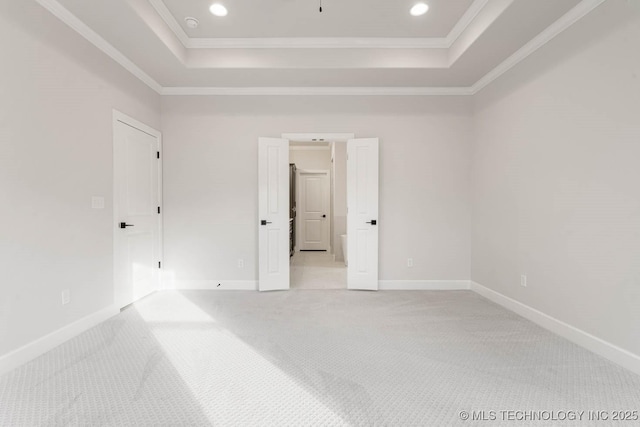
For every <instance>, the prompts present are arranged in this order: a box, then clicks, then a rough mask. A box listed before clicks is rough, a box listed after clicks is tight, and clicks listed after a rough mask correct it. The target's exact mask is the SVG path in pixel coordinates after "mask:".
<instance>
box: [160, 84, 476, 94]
mask: <svg viewBox="0 0 640 427" xmlns="http://www.w3.org/2000/svg"><path fill="white" fill-rule="evenodd" d="M161 94H162V95H167V96H184V95H196V96H197V95H203V96H207V95H208V96H211V95H216V96H465V95H472V93H471V89H470V88H466V87H346V86H344V87H165V88H163V89H162V92H161Z"/></svg>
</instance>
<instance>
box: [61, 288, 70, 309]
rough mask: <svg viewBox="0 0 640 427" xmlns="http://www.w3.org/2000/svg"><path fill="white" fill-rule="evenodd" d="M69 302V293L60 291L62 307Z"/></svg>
mask: <svg viewBox="0 0 640 427" xmlns="http://www.w3.org/2000/svg"><path fill="white" fill-rule="evenodd" d="M70 302H71V291H70V290H69V289H65V290H63V291H62V305H67V304H69V303H70Z"/></svg>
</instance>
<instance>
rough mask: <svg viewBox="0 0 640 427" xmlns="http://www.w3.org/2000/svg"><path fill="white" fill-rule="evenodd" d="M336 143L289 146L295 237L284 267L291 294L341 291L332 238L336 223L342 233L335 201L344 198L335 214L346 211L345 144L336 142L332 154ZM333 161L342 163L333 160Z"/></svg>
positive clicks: (342, 270)
mask: <svg viewBox="0 0 640 427" xmlns="http://www.w3.org/2000/svg"><path fill="white" fill-rule="evenodd" d="M336 144H337V143H335V142H326V141H320V142H305V141H290V142H289V165H290V168H291V169H292V170H293V171H295V174H294V175H293V179H292V180H291V181H290V187H289V189H290V196H291V197H290V199H291V202H290V205H291V207H292V209H291V210H292V215H291V219H292V222H291V225H292V227H293V230H292V231H293V235H295V239H294V240H295V241H294V242H293V243H294V245H293V246H294V247H293V250H292V256H291V262H290V286H291V288H292V289H346V287H347V270H346V266H345V264H344V262H343V259H344V257H343V254H342V246H341V245H340V244H339V242H336V241H335V240H334V239H332V236H333V234H334V231H335V230H336V229H337V227H336V223H337V222H340V223H341V224H342V225H341V226H340V227H339V228H340V229H341V230H342V232H343V233H346V229H345V227H346V225H344V221H336V220H335V219H336V218H335V215H336V209H335V204H336V197H338V198H344V199H345V200H339V203H338V205H339V206H340V209H342V207H344V206H346V180H345V176H346V151H345V150H344V148H345V147H344V144H345V143H344V142H343V143H341V144H342V145H341V146H340V147H339V148H338V150H337V153H336ZM336 156H338V157H340V156H342V157H345V159H341V158H340V159H336ZM336 160H337V161H336ZM336 165H338V167H339V170H338V171H336ZM336 175H337V178H339V179H338V181H337V180H336ZM336 182H338V183H337V184H336ZM336 185H337V187H338V188H336ZM338 213H341V214H342V212H338ZM343 215H346V212H344V214H343ZM336 243H338V244H336Z"/></svg>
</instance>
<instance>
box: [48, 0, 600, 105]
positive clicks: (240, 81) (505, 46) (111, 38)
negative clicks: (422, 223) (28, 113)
mask: <svg viewBox="0 0 640 427" xmlns="http://www.w3.org/2000/svg"><path fill="white" fill-rule="evenodd" d="M36 1H37V2H38V3H40V4H41V5H43V6H44V7H46V8H47V9H48V10H50V11H51V12H52V13H53V14H54V15H56V16H57V17H58V18H60V19H61V20H63V21H64V22H65V23H67V24H68V25H69V26H71V27H72V28H74V29H75V30H76V31H78V32H79V33H80V34H82V35H83V36H84V37H86V38H87V39H89V40H90V41H92V42H93V43H94V44H96V46H98V47H99V48H101V49H102V50H103V51H105V52H106V53H107V54H109V55H110V56H111V57H112V58H114V59H115V60H116V61H118V62H120V63H121V64H122V65H123V66H125V67H126V68H127V69H129V70H130V71H131V72H132V73H134V74H135V75H137V76H138V77H139V78H140V79H142V80H143V81H145V83H147V84H148V85H149V86H151V87H152V88H154V89H155V90H157V91H158V92H160V93H164V94H320V95H322V94H354V95H364V94H379V95H385V94H386V95H405V94H406V95H431V94H438V95H440V94H449V95H468V94H472V93H475V92H476V91H477V90H479V89H480V88H481V87H483V86H484V85H486V84H487V83H488V82H490V81H492V80H493V79H494V78H496V77H497V76H498V75H500V74H501V73H502V72H504V71H505V70H507V69H509V68H510V67H511V66H513V65H514V64H515V63H517V62H518V61H519V60H521V59H522V58H524V57H526V56H527V55H528V54H530V53H531V52H533V51H534V50H535V49H537V48H538V47H539V46H541V45H543V44H544V43H546V42H547V41H548V40H550V39H551V38H553V37H554V36H555V35H557V34H558V33H559V32H561V31H562V30H564V29H565V28H567V27H568V26H570V25H571V24H573V23H574V22H576V21H577V20H579V19H580V18H582V17H583V16H584V15H586V14H587V13H589V12H590V11H591V10H593V9H594V8H596V7H597V6H598V5H600V4H601V3H602V2H604V1H605V0H536V1H529V0H425V1H426V3H428V4H429V6H430V10H429V12H428V13H427V14H426V15H423V16H421V17H413V16H410V15H409V9H410V7H411V6H412V5H413V4H414V3H415V2H414V1H413V0H411V1H408V0H397V1H388V0H387V1H382V0H350V1H343V0H340V1H339V0H323V12H322V13H318V10H317V7H318V4H317V3H316V1H315V0H260V1H255V0H234V1H233V2H225V1H224V0H217V1H219V2H222V3H225V4H226V6H227V8H228V9H229V15H228V16H227V17H224V18H217V17H214V16H213V15H211V14H210V13H209V12H208V7H209V5H210V3H212V2H213V0H93V1H91V2H87V1H86V0H36ZM186 16H193V17H195V18H197V19H198V20H199V21H200V25H199V27H198V28H197V29H195V30H194V29H190V28H187V27H186V26H185V24H184V18H185V17H186Z"/></svg>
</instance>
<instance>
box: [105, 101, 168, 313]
mask: <svg viewBox="0 0 640 427" xmlns="http://www.w3.org/2000/svg"><path fill="white" fill-rule="evenodd" d="M112 111H113V118H112V134H111V141H112V147H111V150H112V151H111V175H112V198H113V199H112V200H113V211H112V215H111V224H112V229H111V241H112V246H113V265H112V270H113V283H112V285H113V302H114V304H118V301H116V286H117V284H116V281H117V280H118V278H117V277H116V274H115V272H116V261H117V255H118V248H117V247H116V233H117V231H118V229H117V228H116V221H117V215H118V207H119V205H118V194H117V188H118V187H117V182H116V180H117V177H116V171H115V155H116V153H115V151H116V150H115V148H116V141H115V138H116V126H117V125H118V122H120V123H123V124H125V125H127V126H131V127H132V128H135V129H138V130H139V131H141V132H144V133H146V134H148V135H151V136H153V137H155V138H157V139H158V152H159V153H160V154H159V158H158V206H160V213H159V214H158V245H159V246H158V250H159V253H158V258H160V259H159V260H158V262H159V263H160V265H159V267H158V270H159V271H158V283H156V284H155V290H156V291H157V290H160V289H162V288H163V280H162V279H163V277H162V276H163V275H162V267H163V266H164V234H163V229H164V204H163V200H162V189H163V186H162V161H163V155H162V154H163V151H162V132H160V131H159V130H157V129H154V128H152V127H151V126H149V125H146V124H145V123H142V122H141V121H139V120H136V119H134V118H133V117H131V116H128V115H126V114H124V113H123V112H121V111H118V110H116V109H115V108H114V109H113V110H112ZM118 308H121V307H118Z"/></svg>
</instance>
